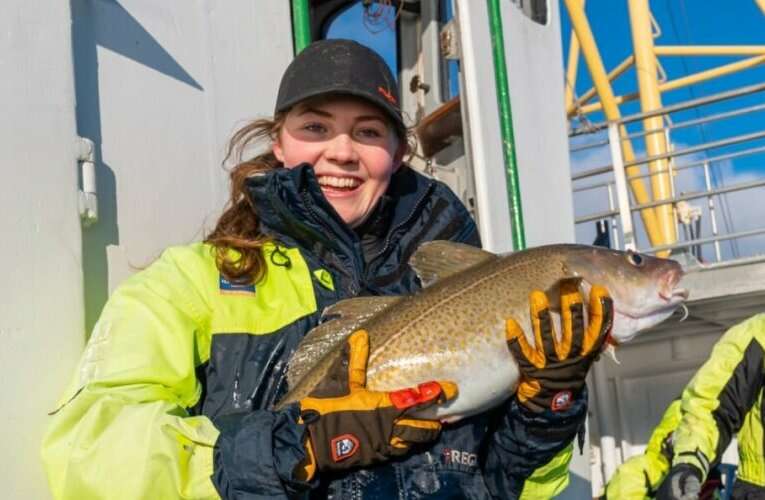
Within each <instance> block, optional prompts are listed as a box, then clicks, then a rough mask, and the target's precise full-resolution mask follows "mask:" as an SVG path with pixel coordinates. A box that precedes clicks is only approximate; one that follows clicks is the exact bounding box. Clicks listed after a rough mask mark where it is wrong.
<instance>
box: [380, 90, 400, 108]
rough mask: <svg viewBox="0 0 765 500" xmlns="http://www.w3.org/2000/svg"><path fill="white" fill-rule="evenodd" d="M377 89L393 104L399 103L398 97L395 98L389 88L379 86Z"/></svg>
mask: <svg viewBox="0 0 765 500" xmlns="http://www.w3.org/2000/svg"><path fill="white" fill-rule="evenodd" d="M377 91H378V92H379V93H380V94H382V96H383V97H384V98H385V100H386V101H388V102H389V103H391V104H393V105H396V104H398V103H397V102H396V98H395V97H394V96H393V94H391V93H390V91H388V90H387V89H385V88H383V87H377Z"/></svg>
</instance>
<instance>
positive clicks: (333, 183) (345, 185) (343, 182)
mask: <svg viewBox="0 0 765 500" xmlns="http://www.w3.org/2000/svg"><path fill="white" fill-rule="evenodd" d="M318 180H319V185H321V186H329V187H334V188H341V189H355V188H357V187H359V186H360V185H361V181H360V180H359V179H356V178H354V177H331V176H329V175H322V176H321V177H319V179H318Z"/></svg>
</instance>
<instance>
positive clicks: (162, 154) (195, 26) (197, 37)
mask: <svg viewBox="0 0 765 500" xmlns="http://www.w3.org/2000/svg"><path fill="white" fill-rule="evenodd" d="M618 3H619V4H620V5H621V7H620V9H621V10H619V9H615V10H614V11H613V13H612V14H609V15H611V16H612V19H613V24H614V26H617V25H618V26H623V29H621V30H620V31H621V32H620V33H619V34H618V37H620V39H621V40H622V41H621V42H620V43H622V46H623V54H621V56H619V57H620V58H621V59H618V58H617V59H614V58H613V52H614V51H613V50H611V49H609V50H610V51H609V52H608V54H606V52H605V50H604V49H606V48H608V47H605V46H604V44H603V43H602V40H603V39H604V37H605V38H606V39H607V40H609V44H610V43H612V41H613V40H614V39H615V37H616V36H617V35H616V34H614V33H613V31H615V30H616V28H613V30H612V31H611V32H609V33H607V34H606V35H603V34H602V33H601V31H599V29H600V28H602V25H598V24H597V23H595V22H594V21H595V20H596V19H600V18H602V17H603V16H600V17H597V16H596V15H595V14H596V13H597V12H598V9H602V10H606V9H612V8H614V7H613V4H612V3H611V2H610V1H609V2H606V1H603V0H600V1H596V0H588V1H587V4H586V5H585V0H385V1H370V0H291V1H288V0H273V1H272V0H269V1H257V2H253V1H244V0H227V1H225V2H224V1H221V0H204V1H198V2H184V1H180V0H169V1H164V2H147V1H142V0H71V1H69V2H28V1H24V0H6V1H5V2H4V5H3V11H4V13H7V15H3V16H0V32H1V33H3V37H2V38H0V70H1V72H2V74H3V78H2V79H0V89H2V95H3V101H4V104H3V113H2V114H0V132H1V133H0V136H1V137H2V142H1V143H0V144H1V145H2V147H0V162H1V163H2V168H3V176H4V182H3V183H2V184H0V213H1V214H2V216H0V221H1V225H0V227H2V229H3V232H4V243H3V244H2V245H0V255H1V256H2V259H0V276H3V278H4V285H3V287H2V300H0V360H1V361H2V364H3V368H4V372H5V376H4V380H5V383H4V389H3V391H0V407H2V408H3V412H4V425H3V426H2V431H0V432H1V433H2V434H0V442H2V443H3V444H4V447H5V449H6V454H5V455H6V456H7V457H8V456H13V457H14V459H13V460H4V461H3V462H4V466H3V467H2V468H0V483H2V484H3V485H5V492H6V495H7V498H47V497H48V496H49V493H48V489H47V486H46V479H45V474H44V472H43V469H42V464H41V462H40V459H39V448H40V442H41V439H42V435H43V432H44V430H45V427H46V424H47V415H48V413H50V412H52V411H55V409H56V407H57V405H58V404H60V403H61V402H59V401H58V400H57V398H58V397H59V396H60V394H61V393H62V392H63V390H64V388H65V386H66V384H67V382H68V381H69V379H70V377H71V376H72V374H73V373H74V371H75V367H76V365H77V361H78V359H79V357H80V355H81V353H82V351H83V348H84V345H85V343H86V342H87V340H88V337H89V332H90V331H91V329H92V327H93V325H94V324H95V322H96V320H97V318H98V316H99V313H100V311H101V309H102V308H103V305H104V304H105V302H106V300H107V298H108V296H109V294H110V293H111V291H113V290H114V289H115V287H117V286H118V285H119V284H120V283H121V282H122V281H123V280H125V279H126V278H127V277H129V276H130V275H132V274H133V273H135V272H137V271H138V270H140V269H142V268H144V267H146V266H147V265H148V264H150V263H151V262H152V261H153V260H154V259H156V258H157V257H158V256H159V254H160V253H161V251H162V250H163V249H164V248H166V247H168V246H171V245H178V244H186V243H190V242H193V241H198V240H200V239H202V238H203V237H204V235H205V234H206V232H207V231H209V230H210V229H211V228H212V224H213V223H214V221H215V220H216V218H217V216H218V215H219V214H220V212H221V210H222V208H223V207H224V205H225V202H226V200H227V196H228V176H227V170H226V167H227V166H230V165H228V164H226V163H225V161H224V158H225V156H226V144H227V139H228V138H229V137H230V136H231V134H232V133H233V132H234V131H235V130H236V129H237V128H238V127H239V126H241V125H243V124H244V123H246V122H247V121H248V120H251V119H254V118H259V117H267V116H270V115H272V113H273V105H274V102H275V99H276V91H277V85H278V82H279V79H280V77H281V74H282V73H283V71H284V69H285V68H286V67H287V65H288V64H289V62H290V61H291V60H292V58H293V57H294V55H295V53H296V52H299V51H300V50H301V49H302V48H303V47H305V46H306V45H307V44H308V43H310V41H312V40H317V39H321V38H353V39H356V40H358V41H360V42H361V43H365V44H367V45H369V46H370V47H372V48H373V49H375V50H377V51H378V52H380V53H381V55H383V57H384V58H385V60H386V62H388V64H389V65H390V66H391V68H392V69H393V70H394V73H395V74H396V75H397V77H398V84H399V87H400V95H401V101H402V102H401V105H402V108H403V111H404V115H405V117H406V121H407V123H408V124H409V125H411V126H412V128H413V130H414V131H415V133H416V134H415V135H416V138H417V149H416V151H415V152H414V154H413V157H412V158H411V160H410V163H411V165H412V166H413V167H414V168H416V169H418V170H420V171H422V172H424V173H426V174H428V175H431V176H433V177H436V178H438V179H440V180H442V181H444V182H445V183H447V184H448V185H449V186H450V187H451V188H452V189H453V190H454V191H455V193H457V194H458V195H459V196H460V198H461V199H462V200H463V201H464V203H465V205H466V206H467V207H468V208H469V210H470V211H471V214H472V215H473V217H474V218H475V220H476V222H477V223H478V226H479V230H480V232H481V238H482V241H483V245H484V248H486V249H487V250H490V251H492V252H509V251H514V250H520V249H523V248H527V247H532V246H538V245H543V244H549V243H559V242H578V243H586V244H597V245H602V246H607V247H611V248H616V249H632V250H635V251H639V252H645V253H649V254H655V255H660V256H669V257H672V258H675V259H677V260H679V261H680V262H681V263H682V264H683V266H684V267H685V269H686V276H685V278H684V280H685V283H686V286H687V287H688V288H689V289H690V300H689V302H688V307H687V314H685V313H684V314H680V313H678V314H676V315H675V316H673V317H671V318H670V319H669V320H667V321H666V322H665V323H663V324H661V325H659V326H658V327H655V328H654V329H653V330H652V331H650V332H648V333H647V334H644V335H642V336H641V337H640V338H638V339H636V340H635V341H634V342H632V343H630V344H627V345H624V346H621V347H620V348H619V350H618V354H617V356H618V358H619V360H620V364H616V363H614V362H611V361H610V360H608V359H603V360H601V361H600V362H599V363H596V365H595V366H594V368H593V370H592V372H591V375H590V379H589V386H590V394H591V399H590V413H589V418H588V432H587V439H586V443H585V446H584V447H583V450H582V453H581V454H580V453H575V457H574V460H573V462H572V465H571V481H570V485H569V487H568V489H567V490H566V491H565V492H564V493H563V494H562V495H561V496H560V498H591V497H597V496H599V495H601V494H602V492H603V488H604V485H605V484H606V482H607V481H608V479H609V478H610V477H611V475H612V474H613V473H614V470H615V469H616V468H617V467H618V465H619V464H621V463H622V462H624V461H625V460H626V459H628V458H629V457H631V456H634V455H636V454H639V453H641V452H642V451H643V450H644V448H645V446H646V443H647V441H648V438H649V436H650V433H651V431H652V429H653V427H654V426H655V425H656V424H657V423H658V421H659V418H660V416H661V414H662V413H663V411H664V409H665V408H666V406H667V405H668V404H669V403H670V402H671V401H672V400H673V399H674V398H676V397H678V396H679V394H680V391H681V390H682V388H683V387H684V386H685V384H687V382H688V381H689V380H690V377H691V376H692V375H693V373H694V372H695V370H696V369H698V367H699V366H700V365H701V364H702V363H703V362H704V361H705V360H706V359H707V357H708V355H709V352H710V349H711V347H712V345H713V344H714V343H715V341H716V340H717V339H718V338H719V337H720V335H721V334H722V333H723V332H724V331H725V330H726V329H727V328H728V327H730V326H731V325H733V324H735V323H737V322H739V321H741V320H743V319H745V318H747V317H749V316H751V315H753V314H755V313H758V312H765V126H763V123H765V97H764V96H765V83H763V82H765V73H763V67H762V64H763V63H765V35H763V34H765V3H764V2H763V0H751V1H750V0H736V2H735V3H741V4H746V5H747V8H748V9H749V11H750V15H751V16H752V18H753V19H756V20H757V21H758V22H759V27H760V29H759V32H758V33H759V35H757V34H755V35H753V36H752V37H750V38H752V39H754V41H753V42H747V43H746V44H739V43H734V42H732V41H731V40H730V39H728V38H726V37H725V36H723V30H721V31H720V36H719V37H718V38H717V39H716V40H715V41H713V42H709V41H707V40H705V41H704V42H703V43H696V42H695V41H694V40H693V39H692V38H690V37H686V38H685V39H684V40H683V43H679V42H678V39H681V38H682V37H679V36H674V37H669V36H668V34H669V33H670V31H671V26H672V25H675V27H676V25H682V26H688V25H689V24H688V23H684V21H682V20H680V21H678V20H677V19H676V18H672V19H669V20H668V19H667V18H666V16H664V14H666V11H667V8H666V5H665V2H663V1H659V0H652V1H650V2H649V0H625V1H624V2H618ZM668 3H672V4H675V2H668ZM680 3H683V4H686V3H687V6H688V8H689V9H690V8H691V6H692V5H696V3H694V2H677V3H676V5H675V7H670V9H675V10H674V11H673V12H674V15H675V16H680V15H681V14H682V13H681V12H680V10H678V8H677V5H679V4H680ZM659 7H661V9H662V15H659V12H658V10H659ZM696 7H698V6H696ZM652 8H653V9H654V10H652ZM709 8H710V9H711V6H710V7H709ZM717 8H721V9H722V8H725V7H717ZM686 20H687V19H686ZM721 22H722V21H721ZM690 25H691V26H692V23H690ZM731 31H735V27H732V28H731ZM757 36H759V38H760V40H759V41H757V40H756V39H757ZM667 38H670V39H671V41H670V42H667V41H666V39H667ZM612 59H614V60H613V61H612ZM691 60H694V61H696V60H698V61H701V62H700V63H698V64H697V65H696V66H694V67H696V68H699V69H698V70H691V69H690V67H691V66H690V65H689V64H687V61H691ZM679 61H683V64H680V62H679ZM734 77H735V78H734ZM678 96H679V97H678ZM684 315H686V316H687V317H686V318H685V319H684V320H683V321H681V319H683V316H684ZM723 462H724V463H727V464H730V466H731V468H734V467H735V464H736V462H737V457H736V453H735V446H734V445H733V444H732V445H731V447H730V448H729V450H728V451H726V454H725V456H724V459H723Z"/></svg>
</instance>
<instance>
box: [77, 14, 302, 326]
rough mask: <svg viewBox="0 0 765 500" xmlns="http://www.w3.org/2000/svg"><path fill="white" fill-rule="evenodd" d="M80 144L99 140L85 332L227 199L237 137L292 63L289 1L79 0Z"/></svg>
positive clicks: (266, 108) (266, 112) (206, 224)
mask: <svg viewBox="0 0 765 500" xmlns="http://www.w3.org/2000/svg"><path fill="white" fill-rule="evenodd" d="M72 6H73V17H74V23H73V37H74V44H75V78H76V85H77V119H78V128H79V131H80V135H84V136H87V137H90V138H91V139H93V140H94V141H95V142H96V149H97V160H98V188H99V201H100V210H101V220H100V221H99V223H98V224H97V225H96V226H94V227H92V228H89V229H87V230H86V231H85V233H84V236H83V251H84V254H85V264H84V274H85V289H86V309H87V311H86V312H87V315H86V323H87V327H88V328H91V327H92V325H93V323H94V322H95V320H96V319H97V317H98V314H99V313H100V310H101V308H102V307H103V305H104V303H105V301H106V299H107V297H108V295H109V293H110V292H111V291H113V290H114V288H115V287H116V286H117V285H119V283H120V282H122V280H124V279H125V278H126V277H127V276H129V275H130V274H132V273H133V272H135V271H136V270H137V269H139V268H141V267H145V266H146V265H148V264H149V263H151V262H152V260H154V259H155V258H156V257H158V256H159V254H160V253H161V251H162V250H163V249H164V248H166V247H167V246H169V245H177V244H186V243H189V242H192V241H197V240H200V239H201V238H202V237H203V235H204V230H205V229H207V230H208V231H209V229H211V227H212V226H213V224H214V223H215V220H216V218H217V216H218V215H219V213H220V211H221V209H222V207H223V205H224V204H225V201H226V199H227V190H228V176H227V173H226V172H225V171H224V170H223V168H222V167H221V161H222V160H223V157H224V152H225V145H226V142H227V140H228V138H229V137H230V135H231V134H232V133H233V132H234V131H235V130H236V128H238V127H239V126H241V125H243V124H245V123H246V121H247V120H249V119H252V118H258V117H265V116H270V115H271V114H272V113H273V104H274V102H275V99H276V90H277V87H278V83H279V78H280V77H281V74H282V72H283V71H284V69H285V68H286V66H287V64H289V62H290V60H291V59H292V57H293V49H292V29H291V20H290V10H289V2H252V1H244V0H236V1H233V0H229V1H222V0H218V1H197V2H186V1H181V0H174V1H166V2H154V1H149V0H123V1H121V2H119V3H118V2H103V1H94V0H73V2H72Z"/></svg>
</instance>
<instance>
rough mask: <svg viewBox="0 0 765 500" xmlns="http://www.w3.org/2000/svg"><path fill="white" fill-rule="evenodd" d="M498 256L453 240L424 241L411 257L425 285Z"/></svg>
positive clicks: (411, 262) (414, 267)
mask: <svg viewBox="0 0 765 500" xmlns="http://www.w3.org/2000/svg"><path fill="white" fill-rule="evenodd" d="M496 258H497V256H496V255H495V254H493V253H491V252H487V251H486V250H481V249H480V248H476V247H474V246H470V245H466V244H464V243H455V242H453V241H429V242H427V243H423V244H422V245H420V247H419V248H418V249H417V251H416V252H414V255H412V258H411V259H409V265H410V266H412V268H413V269H414V271H415V272H416V273H417V277H418V278H420V282H421V283H422V286H423V287H428V286H430V285H432V284H433V283H435V282H436V281H438V280H442V279H444V278H446V277H448V276H451V275H453V274H457V273H458V272H460V271H464V270H465V269H468V268H471V267H473V266H475V265H478V264H480V263H482V262H486V261H487V260H492V259H496Z"/></svg>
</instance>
